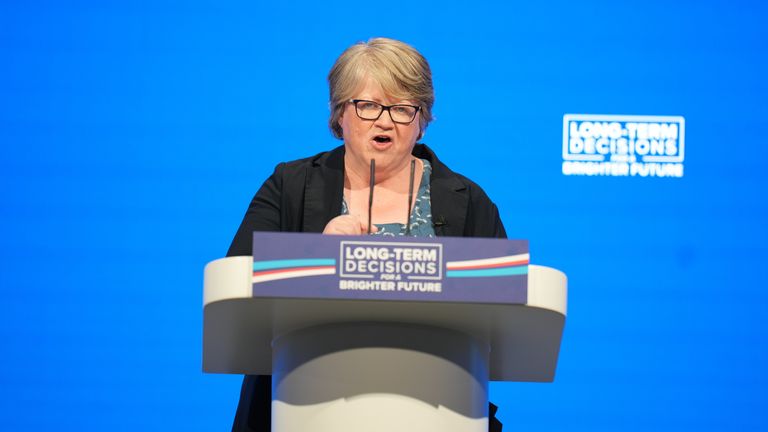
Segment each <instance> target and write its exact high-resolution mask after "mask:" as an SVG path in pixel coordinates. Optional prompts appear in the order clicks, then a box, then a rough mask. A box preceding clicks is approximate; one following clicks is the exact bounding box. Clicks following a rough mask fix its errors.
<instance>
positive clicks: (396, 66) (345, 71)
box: [328, 38, 435, 139]
mask: <svg viewBox="0 0 768 432" xmlns="http://www.w3.org/2000/svg"><path fill="white" fill-rule="evenodd" d="M366 75H369V76H370V77H371V78H373V79H374V80H375V81H376V82H378V83H379V85H381V87H382V89H383V90H384V92H385V93H387V94H388V95H390V96H392V97H395V98H399V99H410V100H414V101H416V103H417V104H418V106H419V107H420V108H421V109H420V110H419V112H420V113H421V122H420V125H421V131H422V133H423V132H424V130H425V129H426V128H427V125H429V122H431V121H432V105H433V104H434V103H435V91H434V89H433V88H432V71H431V70H430V69H429V63H427V59H425V58H424V56H422V55H421V54H420V53H419V52H418V51H416V49H415V48H413V47H412V46H410V45H408V44H406V43H404V42H400V41H398V40H394V39H387V38H373V39H370V40H368V42H359V43H356V44H354V45H352V46H351V47H349V48H347V49H346V50H345V51H344V52H343V53H341V55H340V56H339V58H338V59H336V63H334V64H333V67H332V68H331V71H330V73H328V87H329V90H330V107H331V117H330V119H329V120H328V125H329V126H330V128H331V131H332V132H333V136H335V137H336V138H339V139H342V134H343V131H342V130H341V126H340V125H339V119H340V118H341V114H342V113H343V111H344V108H345V105H346V103H347V102H349V100H350V99H352V97H354V94H355V92H357V91H358V89H359V87H360V84H361V83H362V80H363V78H364V77H365V76H366Z"/></svg>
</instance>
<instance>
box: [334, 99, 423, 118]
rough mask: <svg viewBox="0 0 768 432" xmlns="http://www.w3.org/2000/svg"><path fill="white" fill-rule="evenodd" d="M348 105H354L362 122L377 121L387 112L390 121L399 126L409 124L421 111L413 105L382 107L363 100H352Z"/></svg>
mask: <svg viewBox="0 0 768 432" xmlns="http://www.w3.org/2000/svg"><path fill="white" fill-rule="evenodd" d="M349 103H351V104H354V105H355V112H356V113H357V116H358V117H360V118H361V119H363V120H378V119H379V117H381V113H383V112H384V111H389V117H390V118H391V119H392V121H393V122H395V123H400V124H410V123H411V122H412V121H413V119H415V118H416V114H418V113H419V110H420V109H421V107H417V106H413V105H403V104H397V105H382V104H380V103H377V102H374V101H369V100H363V99H352V100H350V101H349Z"/></svg>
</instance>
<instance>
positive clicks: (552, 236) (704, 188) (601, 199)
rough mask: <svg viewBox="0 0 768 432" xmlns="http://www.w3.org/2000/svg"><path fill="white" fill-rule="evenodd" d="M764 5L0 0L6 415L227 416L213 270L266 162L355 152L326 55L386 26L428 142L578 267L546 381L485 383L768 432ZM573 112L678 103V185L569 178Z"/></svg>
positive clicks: (157, 422) (516, 401) (566, 408)
mask: <svg viewBox="0 0 768 432" xmlns="http://www.w3.org/2000/svg"><path fill="white" fill-rule="evenodd" d="M767 19H768V10H767V9H766V7H765V6H764V5H763V4H761V3H759V2H725V1H719V2H718V1H703V2H676V3H673V2H663V1H643V2H621V4H618V3H617V2H610V1H605V2H566V1H553V2H548V3H542V4H537V5H532V4H515V3H498V4H496V3H486V2H472V3H471V5H468V4H465V3H455V4H454V3H440V4H439V5H437V4H434V5H433V4H425V3H424V2H411V3H405V4H401V3H391V2H390V3H381V2H373V3H370V2H369V3H366V2H356V3H350V4H344V3H338V2H335V3H332V4H331V3H327V4H311V3H308V4H295V3H291V4H286V5H283V6H280V5H277V4H275V3H264V4H260V3H259V2H255V3H254V2H242V3H229V2H225V3H223V4H221V3H218V2H210V3H208V2H204V1H194V2H154V1H152V2H140V1H137V2H131V3H130V4H129V5H121V6H116V5H109V4H102V2H93V3H88V2H71V3H68V4H62V3H60V2H50V3H45V2H18V3H17V4H9V3H8V2H6V3H3V5H2V6H0V149H1V150H0V151H1V153H0V245H1V247H0V296H2V297H1V298H2V303H1V304H2V313H0V341H2V343H1V344H0V347H1V348H0V429H3V430H53V429H56V430H103V429H109V430H181V429H184V430H201V431H203V430H206V431H207V430H226V429H227V428H228V427H229V426H230V424H231V420H232V417H233V413H234V408H235V405H236V402H237V397H238V392H239V383H240V379H239V377H234V376H223V375H204V374H202V373H201V354H200V345H201V326H202V323H201V301H202V300H201V289H202V287H201V285H202V271H203V266H204V265H205V263H206V262H208V261H210V260H213V259H215V258H219V257H221V256H223V255H224V253H225V251H226V248H227V247H228V244H229V241H230V240H231V238H232V236H233V234H234V232H235V229H236V228H237V226H238V224H239V222H240V219H241V217H242V215H243V213H244V211H245V208H246V206H247V204H248V202H249V200H250V198H251V197H252V195H253V193H254V192H255V191H256V189H257V188H258V187H259V185H260V184H261V182H262V181H263V180H264V179H265V178H266V177H267V175H268V174H269V173H270V172H271V170H272V168H273V167H274V165H275V164H277V163H278V162H280V161H285V160H291V159H295V158H299V157H305V156H308V155H311V154H314V153H317V152H319V151H322V150H325V149H329V148H331V147H333V146H336V145H337V144H338V142H337V141H336V140H334V139H333V138H332V137H331V135H330V133H329V132H328V130H327V126H326V121H327V120H326V119H327V114H328V107H327V88H326V83H325V76H326V74H327V71H328V70H329V69H330V66H331V65H332V63H333V61H334V60H335V58H336V57H337V56H338V55H339V54H340V53H341V51H343V49H344V48H346V47H347V46H349V45H350V44H352V43H354V42H357V41H359V40H366V39H368V38H369V37H372V36H379V35H382V36H388V37H393V38H398V39H402V40H405V41H407V42H409V43H411V44H413V45H414V46H415V47H417V48H418V49H419V50H421V51H422V52H423V53H424V54H425V56H426V57H427V58H428V59H429V60H430V62H431V65H432V69H433V73H434V79H435V87H436V95H437V103H436V106H435V114H436V116H437V120H436V121H435V122H434V123H433V124H432V125H431V126H430V128H429V130H428V133H427V135H426V137H425V140H424V141H425V142H427V143H428V144H430V145H432V146H433V147H434V148H435V149H437V151H438V152H439V155H440V157H441V158H442V159H443V160H444V161H445V162H446V163H448V164H449V166H451V167H452V168H453V169H454V170H457V171H459V172H462V173H464V174H466V175H468V176H470V177H471V178H473V179H474V180H475V181H477V182H478V183H480V184H481V185H483V186H484V188H485V189H486V191H487V192H488V193H489V195H490V196H491V197H492V198H493V199H494V200H495V201H496V202H497V204H498V205H499V207H500V210H501V213H502V217H503V219H504V222H505V224H506V226H507V230H508V232H509V234H510V237H513V238H527V239H530V241H531V245H532V257H533V261H534V262H536V263H540V264H545V265H550V266H554V267H557V268H560V269H562V270H564V271H565V272H566V273H567V274H568V275H569V277H570V287H569V289H570V292H569V301H570V304H569V316H568V320H567V324H566V331H565V335H564V339H563V345H562V353H561V358H560V365H559V368H558V374H557V379H556V380H555V382H554V383H553V384H520V383H494V384H492V386H491V398H492V400H494V401H496V402H497V403H498V404H499V405H500V406H501V410H500V418H501V419H502V421H503V422H504V423H505V424H507V425H508V426H507V427H508V428H509V429H511V430H518V429H519V430H590V431H594V430H686V429H688V430H765V429H766V428H768V414H766V413H765V411H764V409H763V408H764V407H765V406H766V405H767V402H768V398H767V397H766V396H765V391H766V388H768V374H767V373H766V364H768V348H767V347H768V324H767V323H766V321H765V318H764V317H765V309H766V307H767V306H768V294H766V292H765V291H766V282H765V279H766V272H765V261H766V259H768V248H767V247H766V240H768V228H766V225H767V224H766V221H767V220H768V205H767V203H766V192H765V191H766V184H768V174H766V170H765V169H764V166H763V165H764V162H765V160H766V156H768V151H767V150H766V137H767V136H768V120H766V117H767V116H768V104H766V100H768V85H767V84H766V82H768V81H767V80H766V78H765V77H766V76H768V67H767V63H766V59H767V58H768V56H767V55H766V54H767V51H768V44H767V42H768V26H766V25H765V22H766V20H767ZM297 101H301V103H300V104H299V103H297ZM298 105H300V106H301V107H302V110H301V111H299V112H297V111H296V107H297V106H298ZM566 113H584V114H644V115H681V116H684V117H685V119H686V161H685V164H686V168H685V169H686V171H685V177H684V178H682V179H668V178H667V179H664V178H639V177H632V178H610V177H566V176H563V175H562V174H561V172H560V164H561V160H562V156H561V140H562V116H563V114H566ZM489 155H492V157H489Z"/></svg>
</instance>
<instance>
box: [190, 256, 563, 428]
mask: <svg viewBox="0 0 768 432" xmlns="http://www.w3.org/2000/svg"><path fill="white" fill-rule="evenodd" d="M252 268H253V260H252V258H251V257H231V258H224V259H220V260H216V261H213V262H211V263H209V264H208V266H206V270H205V289H204V330H203V370H204V371H206V372H214V373H236V374H265V375H266V374H272V375H273V380H272V382H273V402H272V422H273V428H272V430H273V431H276V432H293V431H297V432H298V431H301V432H304V431H308V430H311V431H319V432H326V431H327V432H346V431H350V432H351V431H355V432H359V431H362V430H364V431H392V430H398V431H408V430H418V431H441V432H446V431H447V432H453V431H456V432H458V431H466V432H470V431H478V432H479V431H486V430H487V428H488V412H487V410H488V403H487V402H488V391H487V389H488V380H489V379H491V380H498V381H542V382H546V381H552V380H553V379H554V374H555V368H556V365H557V357H558V353H559V349H560V339H561V336H562V331H563V326H564V323H565V314H566V297H567V287H566V278H565V275H564V274H563V273H561V272H559V271H557V270H554V269H550V268H546V267H540V266H533V265H532V266H530V268H529V276H528V303H527V304H526V305H508V304H472V303H435V302H400V301H361V300H338V299H289V298H258V297H254V296H253V291H252V282H251V277H252V276H251V275H252Z"/></svg>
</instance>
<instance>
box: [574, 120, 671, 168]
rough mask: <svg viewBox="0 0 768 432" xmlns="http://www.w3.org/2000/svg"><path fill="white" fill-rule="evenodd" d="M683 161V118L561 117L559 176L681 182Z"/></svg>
mask: <svg viewBox="0 0 768 432" xmlns="http://www.w3.org/2000/svg"><path fill="white" fill-rule="evenodd" d="M684 158H685V119H684V118H683V117H680V116H630V115H594V114H566V115H564V116H563V174H564V175H569V176H570V175H577V176H615V177H625V176H633V177H682V176H683V161H684Z"/></svg>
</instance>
